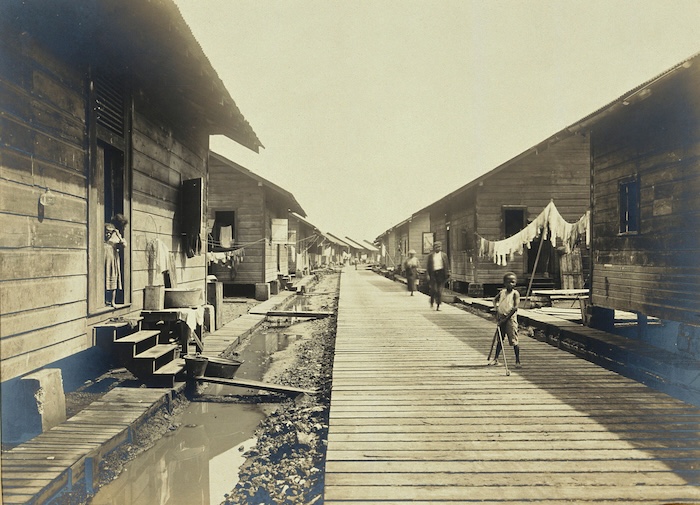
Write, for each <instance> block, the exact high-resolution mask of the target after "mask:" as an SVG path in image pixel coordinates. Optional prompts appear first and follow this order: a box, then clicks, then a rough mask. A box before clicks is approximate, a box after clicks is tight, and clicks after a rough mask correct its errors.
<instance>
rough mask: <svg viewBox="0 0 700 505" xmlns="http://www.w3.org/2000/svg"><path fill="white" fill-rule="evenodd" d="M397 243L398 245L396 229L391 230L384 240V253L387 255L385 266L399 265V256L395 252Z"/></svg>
mask: <svg viewBox="0 0 700 505" xmlns="http://www.w3.org/2000/svg"><path fill="white" fill-rule="evenodd" d="M398 245H399V240H398V236H397V233H396V230H391V231H390V232H389V233H388V235H387V241H386V255H387V258H386V266H387V268H390V267H397V266H398V265H400V262H401V259H400V258H399V255H398V254H397V249H398Z"/></svg>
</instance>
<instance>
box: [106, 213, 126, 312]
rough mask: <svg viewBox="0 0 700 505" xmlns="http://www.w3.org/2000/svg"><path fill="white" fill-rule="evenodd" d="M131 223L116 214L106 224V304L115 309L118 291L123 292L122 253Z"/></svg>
mask: <svg viewBox="0 0 700 505" xmlns="http://www.w3.org/2000/svg"><path fill="white" fill-rule="evenodd" d="M128 223H129V221H128V219H126V217H124V215H123V214H116V215H115V216H114V217H113V218H112V220H111V222H109V223H107V224H105V244H104V254H105V297H106V299H105V303H106V304H107V305H111V306H112V307H114V306H115V305H116V303H117V290H123V289H124V285H123V281H122V267H121V262H122V260H121V251H120V249H121V248H123V247H126V240H125V239H124V237H123V233H124V228H125V227H126V225H127V224H128Z"/></svg>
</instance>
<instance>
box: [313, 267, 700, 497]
mask: <svg viewBox="0 0 700 505" xmlns="http://www.w3.org/2000/svg"><path fill="white" fill-rule="evenodd" d="M494 329H495V326H494V324H493V323H491V322H489V321H488V320H486V319H483V318H481V317H479V316H476V315H473V314H470V313H468V312H465V311H462V310H460V309H458V308H455V307H451V306H447V305H443V306H442V307H441V310H440V311H439V312H436V311H433V310H431V309H430V307H429V305H428V300H427V297H426V296H425V295H422V294H418V293H417V294H416V296H414V297H410V296H408V293H407V292H406V291H405V286H403V285H401V284H398V283H394V282H391V281H389V280H388V279H385V278H384V277H381V276H379V275H377V274H374V273H373V272H370V271H361V270H360V271H355V270H352V269H346V270H345V272H344V273H343V276H342V280H341V290H340V300H339V313H338V333H337V340H336V354H335V363H334V369H333V393H332V400H331V411H330V428H329V440H328V452H327V457H326V477H325V503H326V505H336V504H341V503H379V502H381V503H383V504H399V503H412V504H435V503H469V502H480V503H509V502H510V503H530V504H532V503H547V504H554V503H584V504H585V503H595V504H605V503H613V502H616V503H626V504H630V503H656V504H670V503H700V487H699V486H698V484H699V483H700V431H699V428H700V410H699V409H697V408H695V407H693V406H690V405H688V404H685V403H683V402H681V401H679V400H675V399H673V398H671V397H669V396H667V395H665V394H663V393H659V392H657V391H654V390H652V389H649V388H648V387H646V386H644V385H641V384H639V383H637V382H634V381H632V380H630V379H626V378H624V377H622V376H620V375H617V374H615V373H613V372H610V371H608V370H605V369H603V368H600V367H599V366H597V365H594V364H592V363H589V362H587V361H584V360H582V359H579V358H576V357H575V356H573V355H571V354H569V353H567V352H565V351H562V350H558V349H556V348H554V347H552V346H550V345H548V344H546V343H543V342H539V341H537V340H534V339H531V338H528V337H527V336H525V337H522V338H521V348H522V351H521V354H522V361H523V365H524V367H523V368H522V369H520V370H512V374H511V376H510V377H506V375H505V370H504V368H503V366H500V367H487V366H486V356H487V355H488V352H489V347H490V344H491V339H492V336H493V332H494ZM507 352H508V354H507V355H506V356H507V358H509V359H512V356H513V354H512V349H510V348H508V349H507Z"/></svg>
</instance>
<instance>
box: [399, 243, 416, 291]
mask: <svg viewBox="0 0 700 505" xmlns="http://www.w3.org/2000/svg"><path fill="white" fill-rule="evenodd" d="M419 268H420V262H419V261H418V258H416V251H415V250H414V249H411V250H410V251H408V258H406V261H404V262H403V269H404V271H405V272H406V286H408V291H409V293H411V296H413V292H414V291H415V290H416V281H417V280H418V269H419Z"/></svg>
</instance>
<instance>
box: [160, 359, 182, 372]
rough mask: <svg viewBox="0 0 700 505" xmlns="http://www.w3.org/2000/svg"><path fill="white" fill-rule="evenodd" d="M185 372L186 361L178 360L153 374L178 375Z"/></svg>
mask: <svg viewBox="0 0 700 505" xmlns="http://www.w3.org/2000/svg"><path fill="white" fill-rule="evenodd" d="M184 370H185V360H184V359H182V358H176V359H174V360H173V361H171V362H169V363H166V364H165V365H163V366H161V367H160V368H158V369H156V371H155V372H153V373H154V374H155V375H177V374H179V373H180V372H183V371H184Z"/></svg>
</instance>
